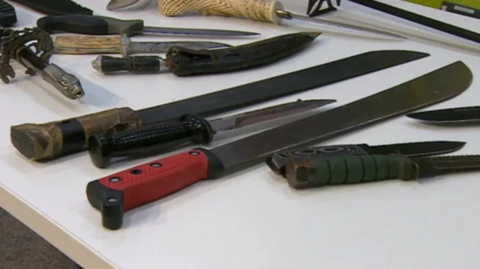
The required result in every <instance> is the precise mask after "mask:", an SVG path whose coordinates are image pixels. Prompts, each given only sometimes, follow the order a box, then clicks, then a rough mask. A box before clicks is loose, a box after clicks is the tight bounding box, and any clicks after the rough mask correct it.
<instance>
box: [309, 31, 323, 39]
mask: <svg viewBox="0 0 480 269" xmlns="http://www.w3.org/2000/svg"><path fill="white" fill-rule="evenodd" d="M321 34H322V32H305V35H308V36H310V37H311V38H312V39H315V38H317V37H318V36H320V35H321Z"/></svg>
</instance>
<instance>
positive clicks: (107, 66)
mask: <svg viewBox="0 0 480 269" xmlns="http://www.w3.org/2000/svg"><path fill="white" fill-rule="evenodd" d="M93 66H94V68H95V69H96V70H97V71H99V72H102V73H104V74H109V73H116V72H122V71H127V72H130V73H132V74H150V73H159V72H161V71H163V70H162V60H161V58H160V57H158V56H127V57H125V58H120V57H112V56H103V55H102V56H98V58H97V59H96V60H95V61H94V62H93Z"/></svg>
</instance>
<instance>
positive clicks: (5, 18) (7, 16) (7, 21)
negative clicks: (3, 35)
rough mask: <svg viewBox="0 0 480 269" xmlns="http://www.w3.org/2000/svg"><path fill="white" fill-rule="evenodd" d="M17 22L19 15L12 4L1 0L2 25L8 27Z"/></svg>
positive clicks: (0, 15) (0, 17) (0, 20)
mask: <svg viewBox="0 0 480 269" xmlns="http://www.w3.org/2000/svg"><path fill="white" fill-rule="evenodd" d="M16 22H17V15H16V13H15V9H14V8H13V6H12V5H10V4H8V3H6V2H3V1H2V0H0V26H3V27H7V26H11V25H13V24H15V23H16Z"/></svg>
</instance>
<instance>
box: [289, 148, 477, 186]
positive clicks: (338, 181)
mask: <svg viewBox="0 0 480 269" xmlns="http://www.w3.org/2000/svg"><path fill="white" fill-rule="evenodd" d="M286 170H287V182H288V184H289V185H290V187H292V188H294V189H309V188H318V187H322V186H327V185H347V184H359V183H367V182H374V181H375V182H378V181H384V180H392V179H402V180H405V181H411V180H417V179H420V178H433V177H435V176H438V175H445V174H449V173H458V172H471V171H478V170H480V155H470V156H442V157H417V158H409V157H407V156H405V155H401V154H388V155H363V156H355V155H346V156H335V157H328V158H320V159H313V160H306V161H299V162H297V161H296V160H294V159H289V161H288V163H287V167H286Z"/></svg>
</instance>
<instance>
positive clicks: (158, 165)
mask: <svg viewBox="0 0 480 269" xmlns="http://www.w3.org/2000/svg"><path fill="white" fill-rule="evenodd" d="M150 166H151V167H153V168H160V167H162V164H161V163H152V164H150Z"/></svg>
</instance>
